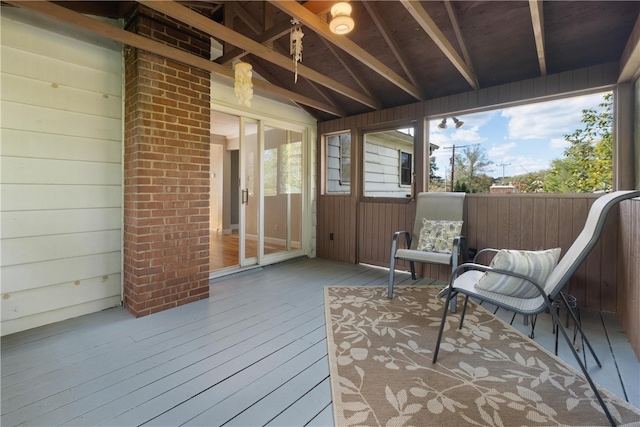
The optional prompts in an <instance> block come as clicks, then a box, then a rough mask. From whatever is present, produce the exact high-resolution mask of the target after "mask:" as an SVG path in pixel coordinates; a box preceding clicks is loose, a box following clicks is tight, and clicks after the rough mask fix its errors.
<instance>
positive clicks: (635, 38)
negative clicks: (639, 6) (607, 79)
mask: <svg viewBox="0 0 640 427" xmlns="http://www.w3.org/2000/svg"><path fill="white" fill-rule="evenodd" d="M639 74H640V15H638V19H637V20H636V23H635V25H634V26H633V30H631V34H630V35H629V39H628V40H627V44H626V45H625V46H624V49H623V50H622V55H621V56H620V75H619V76H618V83H623V82H628V81H635V80H637V79H638V77H640V75H639Z"/></svg>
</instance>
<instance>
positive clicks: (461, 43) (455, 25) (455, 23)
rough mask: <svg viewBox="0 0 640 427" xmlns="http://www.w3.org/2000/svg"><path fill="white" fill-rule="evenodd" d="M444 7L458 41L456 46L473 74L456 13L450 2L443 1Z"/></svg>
mask: <svg viewBox="0 0 640 427" xmlns="http://www.w3.org/2000/svg"><path fill="white" fill-rule="evenodd" d="M444 5H445V7H446V8H447V14H448V15H449V20H450V21H451V25H452V26H453V32H454V33H456V40H458V45H459V46H460V51H461V52H462V57H463V58H464V62H465V63H466V64H467V65H468V66H469V68H470V69H471V72H473V73H474V74H475V71H474V70H473V64H472V63H471V56H470V55H469V50H468V49H467V44H466V43H465V41H464V37H462V30H461V28H460V20H459V19H458V13H457V12H456V9H455V7H454V6H453V3H452V2H451V0H444Z"/></svg>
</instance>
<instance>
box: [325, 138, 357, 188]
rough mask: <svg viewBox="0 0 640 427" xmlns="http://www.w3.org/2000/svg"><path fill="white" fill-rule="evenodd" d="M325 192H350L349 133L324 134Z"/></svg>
mask: <svg viewBox="0 0 640 427" xmlns="http://www.w3.org/2000/svg"><path fill="white" fill-rule="evenodd" d="M325 143H326V147H325V151H326V159H325V162H326V164H325V167H326V191H327V193H350V192H351V134H350V133H341V134H336V135H327V136H325Z"/></svg>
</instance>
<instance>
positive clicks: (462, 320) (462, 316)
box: [458, 295, 469, 329]
mask: <svg viewBox="0 0 640 427" xmlns="http://www.w3.org/2000/svg"><path fill="white" fill-rule="evenodd" d="M467 302H469V295H465V296H464V306H463V307H462V313H461V314H460V326H458V329H462V324H463V323H464V315H465V314H466V312H467Z"/></svg>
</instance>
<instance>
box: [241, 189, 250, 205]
mask: <svg viewBox="0 0 640 427" xmlns="http://www.w3.org/2000/svg"><path fill="white" fill-rule="evenodd" d="M241 203H242V204H243V205H248V204H249V189H248V188H243V189H242V201H241Z"/></svg>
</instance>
